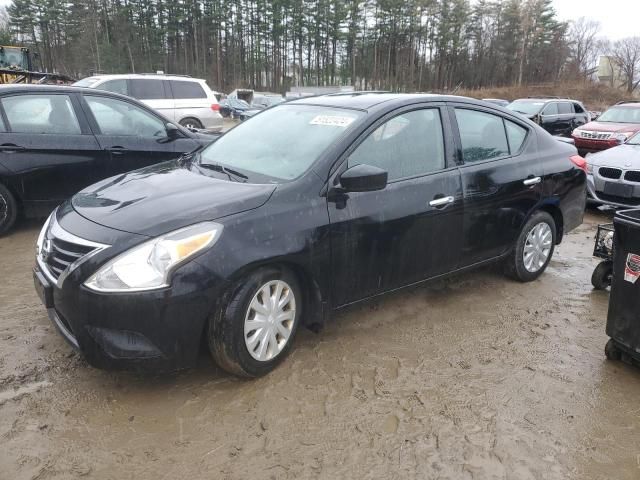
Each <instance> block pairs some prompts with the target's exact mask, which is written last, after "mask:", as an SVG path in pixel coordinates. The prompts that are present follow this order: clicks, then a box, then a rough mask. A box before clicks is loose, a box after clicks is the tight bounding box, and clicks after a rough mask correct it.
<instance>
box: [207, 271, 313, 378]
mask: <svg viewBox="0 0 640 480" xmlns="http://www.w3.org/2000/svg"><path fill="white" fill-rule="evenodd" d="M283 283H284V284H285V285H286V286H287V287H288V289H289V292H290V293H291V295H293V304H292V303H291V300H289V303H288V310H283V311H281V314H283V313H284V312H287V311H288V312H291V311H293V313H289V317H291V323H287V324H286V326H285V323H284V322H283V323H282V326H283V328H285V329H288V331H289V335H288V337H287V339H285V337H283V336H282V335H281V334H280V332H281V331H282V330H279V329H278V327H277V326H276V324H275V323H274V322H270V321H269V320H266V321H265V319H264V317H262V314H260V313H258V312H257V311H256V310H255V309H253V305H255V303H254V302H258V304H259V305H262V303H261V302H265V301H266V299H265V298H264V295H262V296H261V291H262V292H264V291H269V292H272V294H273V295H274V296H275V295H276V294H277V292H278V290H277V287H278V285H282V284H283ZM267 287H268V288H267ZM263 289H267V290H263ZM284 295H286V292H285V289H284V288H283V289H282V290H281V296H280V298H281V299H284V298H285V297H284ZM302 307H303V298H302V290H301V289H300V287H299V284H298V281H297V280H296V278H295V276H294V275H293V274H291V273H290V272H289V271H287V270H284V269H278V268H262V269H259V270H256V271H255V272H253V273H251V274H249V275H248V276H246V277H245V278H243V279H242V280H241V281H239V282H238V283H237V284H236V285H235V287H234V288H232V289H231V290H230V293H229V294H228V295H226V298H225V299H224V301H223V304H222V305H220V306H219V307H218V308H217V310H216V312H215V313H214V314H213V316H212V317H211V318H210V319H209V328H208V333H207V340H208V344H209V350H210V351H211V355H212V356H213V359H214V360H215V362H216V363H217V364H218V365H219V366H220V367H221V368H222V369H224V370H226V371H227V372H229V373H232V374H234V375H237V376H240V377H248V378H253V377H260V376H262V375H266V374H267V373H269V372H270V371H272V370H273V369H274V368H275V367H276V366H277V365H278V364H279V363H280V362H281V361H282V360H283V359H284V358H285V357H286V356H287V354H288V353H289V351H290V350H291V346H292V344H293V341H294V338H295V334H296V331H297V329H298V324H299V323H300V315H301V311H302ZM267 318H271V317H267ZM252 319H253V320H252ZM258 319H259V320H258ZM247 322H257V323H254V325H265V327H260V328H256V329H255V330H250V328H251V326H250V323H247ZM245 325H246V326H245ZM263 328H271V329H272V331H273V336H269V335H268V331H267V334H266V336H265V337H264V338H263V339H262V340H257V341H255V339H256V338H261V333H260V331H265V330H263ZM267 337H268V340H267V343H266V347H265V348H264V353H265V355H264V356H263V358H262V359H260V358H258V357H259V356H260V354H261V352H262V346H263V345H265V342H264V341H263V340H264V339H266V338H267ZM274 340H275V341H276V343H274ZM283 340H284V343H283V344H282V346H281V347H280V346H279V345H278V342H280V341H283ZM252 341H255V342H254V343H252ZM250 344H251V347H252V348H251V349H250V347H249V345H250Z"/></svg>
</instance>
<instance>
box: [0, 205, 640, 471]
mask: <svg viewBox="0 0 640 480" xmlns="http://www.w3.org/2000/svg"><path fill="white" fill-rule="evenodd" d="M609 216H610V215H609ZM607 218H608V216H607V215H606V214H603V213H598V212H596V213H594V212H590V213H588V215H587V218H586V221H585V224H584V225H583V226H582V227H581V228H580V229H578V230H577V231H576V232H573V233H572V234H571V235H569V236H568V237H567V238H566V240H565V243H563V245H562V246H561V247H560V248H559V249H558V250H557V252H556V255H555V257H554V260H553V262H552V264H551V265H550V268H549V270H548V271H547V273H546V274H545V275H543V277H542V278H541V279H539V280H538V281H536V282H534V283H532V284H528V285H522V284H518V283H514V282H512V281H510V280H507V279H505V278H504V277H503V276H501V275H500V274H499V273H498V272H496V271H492V270H482V271H478V272H474V273H471V274H467V275H464V276H460V277H458V278H455V279H453V280H449V281H446V282H442V283H438V284H434V285H431V286H429V287H419V288H413V289H410V290H408V291H404V292H401V293H397V294H392V295H390V296H387V297H385V298H383V299H380V300H377V301H374V302H370V303H367V304H363V305H360V306H358V307H354V308H351V309H349V310H348V311H345V312H342V313H341V314H340V315H338V316H337V317H336V319H335V321H334V322H332V323H331V324H329V325H328V326H327V328H326V329H325V330H324V331H323V332H321V333H320V334H313V333H311V332H308V331H301V334H300V335H299V336H298V338H297V348H295V349H294V352H293V354H292V356H291V357H290V358H289V359H288V360H287V361H286V362H285V363H284V364H283V365H282V366H281V367H280V368H278V369H277V370H276V371H275V372H274V373H272V374H271V375H269V376H267V377H265V378H262V379H258V380H254V381H244V380H238V379H236V378H233V377H230V376H228V375H226V374H224V373H222V372H221V371H219V370H218V369H216V368H215V367H214V366H213V365H212V363H211V362H210V360H209V358H208V357H207V355H206V354H205V353H203V354H202V356H201V361H200V365H199V366H198V368H195V369H193V370H191V371H188V372H183V373H180V374H176V375H173V376H164V377H149V376H138V375H133V374H127V373H111V372H103V371H99V370H95V369H93V368H91V367H89V366H88V365H87V364H86V363H85V362H84V361H83V360H82V358H81V357H79V356H78V354H76V353H74V352H73V351H72V350H71V349H70V347H68V346H67V344H66V343H65V342H64V341H63V340H62V338H61V337H60V336H59V335H58V334H57V332H56V331H55V329H54V327H53V326H52V325H51V324H50V323H49V320H48V318H47V316H46V314H45V311H44V308H43V307H42V306H41V305H40V303H39V300H38V298H37V296H36V294H35V292H34V290H33V286H32V280H31V266H32V263H33V255H34V243H35V239H36V236H37V232H38V228H39V224H38V222H32V223H24V222H23V223H22V225H21V226H20V227H19V228H18V230H17V231H15V232H14V233H13V234H11V235H9V236H7V237H5V238H2V239H0V259H1V260H2V261H1V262H0V278H1V279H2V288H1V289H0V445H1V448H0V479H2V480H4V479H7V480H9V479H11V480H19V479H36V478H38V479H49V478H52V479H67V478H76V477H87V478H97V479H103V478H105V479H111V478H113V479H137V480H142V479H154V480H155V479H158V480H159V479H164V478H166V479H181V478H190V479H205V478H206V479H246V478H249V477H251V478H258V479H263V478H266V479H268V478H274V479H281V478H296V479H298V478H326V479H332V480H333V479H340V478H345V479H347V478H352V479H355V478H384V479H394V478H409V479H413V478H421V479H431V478H434V479H435V478H438V479H445V478H451V479H456V480H460V479H468V478H469V479H470V478H478V479H485V478H497V479H502V478H504V479H518V480H526V479H542V478H544V479H567V478H575V479H581V480H585V479H612V478H615V479H619V480H623V479H638V478H640V407H639V405H640V404H639V402H638V399H639V398H640V370H638V369H634V368H632V367H629V366H626V365H623V364H619V363H611V362H608V361H606V360H605V358H604V354H603V348H604V345H605V343H606V336H605V333H604V324H605V321H606V313H607V302H608V294H607V293H606V292H594V291H592V289H591V286H590V275H591V272H592V270H593V268H594V267H595V265H596V263H597V260H595V259H593V258H592V257H591V251H592V248H593V237H594V234H595V226H596V224H597V223H599V222H604V221H606V220H607Z"/></svg>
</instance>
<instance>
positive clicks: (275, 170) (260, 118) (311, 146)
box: [200, 105, 363, 181]
mask: <svg viewBox="0 0 640 480" xmlns="http://www.w3.org/2000/svg"><path fill="white" fill-rule="evenodd" d="M362 115H363V113H362V112H356V111H353V110H343V109H337V108H329V107H320V106H311V105H282V106H277V107H274V108H272V109H269V110H266V111H264V113H262V114H260V115H256V116H255V117H253V118H251V119H250V120H248V121H246V122H245V123H241V124H240V125H238V126H237V127H235V128H233V129H232V130H230V131H229V132H228V133H226V134H225V135H223V136H222V137H220V139H219V140H218V141H217V142H215V143H212V144H211V145H210V146H208V147H207V148H205V149H204V150H203V151H202V154H201V157H200V163H202V164H205V165H206V164H220V165H223V166H225V167H229V168H233V169H236V170H239V171H241V172H244V173H246V174H247V175H249V176H250V175H251V173H252V172H253V173H257V174H259V175H263V176H267V177H271V178H274V179H276V180H292V179H294V178H297V177H299V176H300V175H302V174H303V173H304V172H305V171H307V170H308V169H309V167H311V165H312V164H313V163H314V162H315V161H316V160H317V159H318V158H319V157H320V155H321V154H322V153H323V152H324V151H325V150H326V149H327V147H329V146H330V145H331V144H332V143H333V142H335V141H336V140H337V139H338V138H339V137H341V136H342V135H344V134H345V133H346V132H347V131H348V130H349V129H350V128H351V127H352V125H353V124H354V123H355V120H356V119H358V118H360V117H361V116H362ZM250 181H251V180H250Z"/></svg>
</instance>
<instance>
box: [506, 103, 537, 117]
mask: <svg viewBox="0 0 640 480" xmlns="http://www.w3.org/2000/svg"><path fill="white" fill-rule="evenodd" d="M543 106H544V102H533V101H531V100H515V101H513V102H511V103H510V104H509V105H507V108H508V109H509V110H513V111H514V112H518V113H524V114H525V115H535V114H536V113H538V112H539V111H540V110H541V109H542V107H543Z"/></svg>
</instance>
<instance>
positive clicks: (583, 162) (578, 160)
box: [569, 155, 587, 173]
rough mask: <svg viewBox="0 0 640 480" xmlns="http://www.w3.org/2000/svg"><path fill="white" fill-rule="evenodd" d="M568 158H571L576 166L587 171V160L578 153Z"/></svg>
mask: <svg viewBox="0 0 640 480" xmlns="http://www.w3.org/2000/svg"><path fill="white" fill-rule="evenodd" d="M569 160H571V161H572V162H573V164H574V165H575V166H576V167H578V168H580V169H582V170H584V172H585V173H587V161H586V160H585V159H584V158H582V157H581V156H580V155H572V156H570V157H569Z"/></svg>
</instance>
